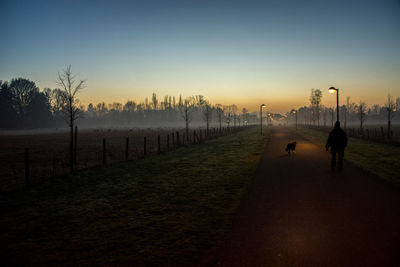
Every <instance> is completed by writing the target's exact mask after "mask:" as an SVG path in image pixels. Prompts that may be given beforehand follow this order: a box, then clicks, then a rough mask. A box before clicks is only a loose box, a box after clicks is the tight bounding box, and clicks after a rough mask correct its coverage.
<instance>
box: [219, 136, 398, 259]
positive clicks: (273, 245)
mask: <svg viewBox="0 0 400 267" xmlns="http://www.w3.org/2000/svg"><path fill="white" fill-rule="evenodd" d="M291 141H297V148H296V150H297V153H296V154H295V155H292V156H290V157H289V156H288V155H287V154H286V153H285V151H284V149H285V147H286V144H287V143H288V142H291ZM345 157H346V155H345ZM329 164H330V154H329V153H328V152H326V151H325V150H323V149H322V148H321V147H319V146H317V145H314V144H312V143H310V142H309V141H307V140H305V139H304V138H302V137H300V136H297V135H295V134H294V133H292V132H289V131H288V130H286V129H283V128H275V129H273V130H272V134H271V140H270V142H269V143H268V145H267V146H266V148H265V152H264V155H263V158H262V160H261V162H260V164H259V166H258V168H257V171H256V174H255V177H254V180H253V182H252V185H251V186H250V187H249V190H248V192H247V194H246V195H245V196H244V199H243V201H242V203H241V205H240V207H239V210H238V213H237V215H236V218H235V220H234V224H233V229H232V233H231V234H230V236H229V237H228V239H227V241H226V245H225V247H224V249H223V253H222V255H221V258H220V261H219V262H218V264H217V266H229V267H232V266H400V190H399V189H398V188H394V187H393V186H391V185H389V184H388V183H386V182H383V181H381V180H379V179H378V178H377V177H375V176H373V175H371V174H369V173H367V172H365V171H363V170H362V169H360V168H358V167H356V166H354V165H352V164H351V163H348V162H345V163H344V169H343V172H342V173H337V172H332V171H331V170H330V166H329Z"/></svg>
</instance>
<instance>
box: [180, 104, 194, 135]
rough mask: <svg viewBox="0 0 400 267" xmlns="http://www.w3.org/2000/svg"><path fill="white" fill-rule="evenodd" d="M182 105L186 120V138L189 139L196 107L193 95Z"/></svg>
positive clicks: (182, 112) (181, 110)
mask: <svg viewBox="0 0 400 267" xmlns="http://www.w3.org/2000/svg"><path fill="white" fill-rule="evenodd" d="M180 106H181V109H180V112H181V114H182V117H183V119H184V120H185V128H186V140H187V141H189V123H190V121H191V120H192V110H193V107H194V99H193V97H187V98H186V99H185V100H184V101H183V103H182V104H181V105H180Z"/></svg>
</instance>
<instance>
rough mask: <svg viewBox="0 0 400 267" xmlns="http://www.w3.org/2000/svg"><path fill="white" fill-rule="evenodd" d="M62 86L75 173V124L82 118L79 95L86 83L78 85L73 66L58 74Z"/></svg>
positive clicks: (70, 152) (71, 158)
mask: <svg viewBox="0 0 400 267" xmlns="http://www.w3.org/2000/svg"><path fill="white" fill-rule="evenodd" d="M57 84H58V85H59V86H61V88H62V89H61V92H62V93H61V92H60V95H61V99H62V100H63V105H62V109H61V111H62V113H63V115H64V119H65V121H66V122H67V124H68V126H69V129H70V140H69V160H70V161H69V164H70V168H71V172H73V171H74V123H75V121H76V120H77V119H78V118H79V117H81V116H82V113H83V112H82V109H80V108H79V100H78V98H77V94H78V92H79V91H81V90H82V89H83V88H84V87H85V81H84V80H81V81H79V82H78V83H76V80H75V77H74V76H73V75H72V71H71V66H68V67H67V69H66V70H64V71H63V72H62V73H61V74H60V73H59V74H58V83H57Z"/></svg>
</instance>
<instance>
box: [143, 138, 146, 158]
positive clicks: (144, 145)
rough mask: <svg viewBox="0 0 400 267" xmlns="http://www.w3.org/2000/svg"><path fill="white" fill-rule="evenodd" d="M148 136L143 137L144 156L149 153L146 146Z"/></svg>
mask: <svg viewBox="0 0 400 267" xmlns="http://www.w3.org/2000/svg"><path fill="white" fill-rule="evenodd" d="M146 143H147V142H146V136H145V137H144V138H143V156H146V154H147V147H146Z"/></svg>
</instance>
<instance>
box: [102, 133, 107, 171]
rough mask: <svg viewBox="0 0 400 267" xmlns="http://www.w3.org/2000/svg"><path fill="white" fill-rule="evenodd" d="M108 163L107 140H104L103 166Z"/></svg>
mask: <svg viewBox="0 0 400 267" xmlns="http://www.w3.org/2000/svg"><path fill="white" fill-rule="evenodd" d="M106 163H107V150H106V139H105V138H103V165H105V164H106Z"/></svg>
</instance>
